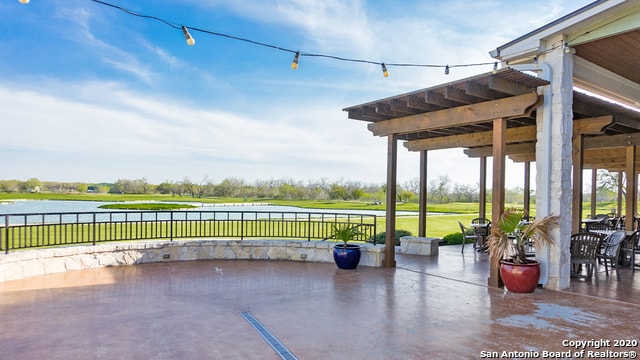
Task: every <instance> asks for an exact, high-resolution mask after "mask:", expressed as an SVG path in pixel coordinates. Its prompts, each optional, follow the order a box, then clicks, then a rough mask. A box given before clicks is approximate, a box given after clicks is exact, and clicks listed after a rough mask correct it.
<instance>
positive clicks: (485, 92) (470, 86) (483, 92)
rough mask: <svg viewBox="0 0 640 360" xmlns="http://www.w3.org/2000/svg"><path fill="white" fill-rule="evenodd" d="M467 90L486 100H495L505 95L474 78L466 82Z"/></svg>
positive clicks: (472, 94)
mask: <svg viewBox="0 0 640 360" xmlns="http://www.w3.org/2000/svg"><path fill="white" fill-rule="evenodd" d="M464 85H465V92H466V93H467V94H469V95H471V96H475V97H478V98H481V99H486V100H495V99H501V98H503V97H505V96H504V95H503V94H501V93H499V92H497V91H495V90H491V89H489V88H488V87H487V86H485V85H482V84H479V83H477V82H475V81H473V80H469V81H467V82H465V83H464Z"/></svg>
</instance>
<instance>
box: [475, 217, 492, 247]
mask: <svg viewBox="0 0 640 360" xmlns="http://www.w3.org/2000/svg"><path fill="white" fill-rule="evenodd" d="M471 226H472V227H473V231H474V233H475V234H476V236H477V237H478V242H477V245H479V246H474V249H476V248H477V250H478V251H486V242H487V241H486V240H487V238H488V237H489V234H491V220H489V219H487V218H475V219H473V220H471Z"/></svg>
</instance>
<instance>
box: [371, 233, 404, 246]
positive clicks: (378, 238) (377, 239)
mask: <svg viewBox="0 0 640 360" xmlns="http://www.w3.org/2000/svg"><path fill="white" fill-rule="evenodd" d="M403 236H413V234H412V233H411V231H408V230H402V229H397V230H396V233H395V240H396V242H395V245H396V246H400V238H401V237H403ZM385 237H386V233H383V232H381V233H377V234H376V235H375V236H374V237H370V238H368V239H367V242H372V243H373V244H374V245H375V244H384V243H385V241H386V239H385Z"/></svg>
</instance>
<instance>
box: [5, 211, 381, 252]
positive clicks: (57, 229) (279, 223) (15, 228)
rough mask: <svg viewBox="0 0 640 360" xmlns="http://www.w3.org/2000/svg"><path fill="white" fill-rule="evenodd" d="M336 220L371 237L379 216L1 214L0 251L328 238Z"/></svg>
mask: <svg viewBox="0 0 640 360" xmlns="http://www.w3.org/2000/svg"><path fill="white" fill-rule="evenodd" d="M336 224H349V225H353V226H357V227H358V230H359V231H360V232H361V233H362V235H361V236H360V237H359V238H358V240H365V241H366V240H368V239H371V238H373V237H374V236H375V234H376V215H368V214H345V213H320V212H269V211H193V210H188V211H118V212H65V213H38V214H6V215H0V251H2V250H3V251H4V252H5V253H8V252H9V251H10V250H16V249H27V248H35V247H49V246H59V245H72V244H93V245H95V244H97V243H100V242H108V241H123V240H153V239H163V240H174V239H178V238H179V239H182V238H230V239H233V238H236V239H241V240H242V239H245V238H265V239H305V240H308V241H311V240H326V239H329V238H331V229H332V227H333V226H334V225H336Z"/></svg>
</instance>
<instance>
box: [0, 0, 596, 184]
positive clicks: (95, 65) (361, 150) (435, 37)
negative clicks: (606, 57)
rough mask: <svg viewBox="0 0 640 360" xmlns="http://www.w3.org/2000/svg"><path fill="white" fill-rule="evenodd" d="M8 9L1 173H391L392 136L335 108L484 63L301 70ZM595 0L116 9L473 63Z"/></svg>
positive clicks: (102, 18) (123, 26) (402, 57)
mask: <svg viewBox="0 0 640 360" xmlns="http://www.w3.org/2000/svg"><path fill="white" fill-rule="evenodd" d="M15 3H16V4H13V5H12V4H6V3H5V4H1V5H0V20H2V22H0V35H3V38H6V39H7V41H4V42H2V43H0V117H1V118H2V124H3V125H2V130H1V131H0V151H1V156H2V158H3V171H2V175H1V176H0V178H5V179H9V178H17V179H28V178H32V177H35V178H39V179H41V180H44V181H84V182H103V181H115V180H117V179H119V178H131V179H136V178H146V179H148V180H149V181H151V182H154V183H159V182H162V181H165V180H180V179H182V178H184V177H188V178H190V179H192V180H194V181H199V180H201V179H203V178H205V177H207V178H209V179H212V180H214V181H221V180H223V179H224V178H231V177H237V178H244V179H246V180H248V181H254V180H264V179H273V178H293V179H298V180H309V179H320V178H324V179H330V180H339V179H348V180H354V181H362V182H365V183H384V182H385V181H386V163H385V162H386V139H385V138H377V137H374V136H372V134H371V133H370V132H369V131H368V130H367V128H366V123H365V122H361V121H355V120H350V119H348V118H347V114H346V113H345V112H344V111H342V109H343V108H344V107H347V106H351V105H355V104H359V103H363V102H368V101H371V100H375V99H378V98H383V97H387V96H392V95H396V94H398V93H404V92H408V91H413V90H416V89H420V88H425V87H428V86H432V85H436V84H438V83H443V82H448V81H451V80H452V79H458V78H463V77H465V76H471V75H475V74H478V73H481V72H485V71H489V70H490V68H491V67H490V66H488V67H468V68H456V69H452V71H451V75H449V76H445V75H444V72H443V70H442V69H430V68H399V67H395V68H390V69H389V70H390V72H391V75H390V77H389V78H384V77H382V74H381V71H380V68H379V67H378V66H375V65H371V64H359V63H351V62H340V61H335V60H330V59H322V58H320V59H317V58H309V57H307V58H302V59H301V61H300V68H299V69H298V70H296V71H292V70H291V69H290V68H289V64H290V62H291V59H292V55H291V54H289V53H283V52H279V51H277V50H273V49H268V48H264V47H256V46H254V45H250V44H247V43H244V42H238V41H232V40H228V39H220V38H217V37H213V36H207V35H206V34H202V33H194V34H193V35H194V36H195V37H196V46H194V47H188V46H186V45H185V44H184V38H182V34H181V32H180V31H179V30H175V29H171V28H170V27H167V26H165V25H163V24H161V23H158V22H150V21H149V20H145V19H140V18H136V17H132V16H130V15H127V14H124V13H122V12H119V11H118V10H114V9H110V8H107V7H104V6H100V5H96V4H95V3H92V2H90V1H86V0H70V1H63V0H51V1H50V2H32V3H31V4H29V5H27V6H25V5H21V4H19V3H18V2H17V1H16V2H15ZM505 4H509V6H505ZM586 4H587V1H584V0H572V1H569V2H567V3H566V4H564V3H562V2H559V1H556V0H545V1H541V2H537V3H535V4H531V3H529V2H528V1H514V2H506V1H498V0H483V1H478V2H473V3H468V2H464V1H461V0H455V1H451V2H447V3H446V5H436V3H435V2H431V1H426V2H424V1H415V2H409V3H408V4H407V6H410V7H412V11H406V9H404V11H400V9H398V8H397V6H394V7H392V8H389V5H388V4H386V3H385V2H378V1H364V0H355V1H338V0H332V1H315V0H290V1H285V0H277V1H276V0H273V1H271V0H270V1H262V2H258V1H250V0H242V1H238V0H234V1H226V0H225V1H215V2H210V3H202V2H199V1H192V0H166V1H158V2H154V4H153V6H152V5H149V4H142V3H138V2H134V1H122V2H120V3H119V4H118V5H122V6H124V7H128V8H132V9H133V10H135V11H139V12H142V13H147V14H152V15H158V16H161V17H165V16H167V18H169V19H170V20H171V21H182V22H184V23H187V24H189V23H190V21H191V19H193V22H194V23H195V24H197V25H198V26H202V27H205V26H204V25H202V23H208V22H207V21H209V20H207V19H208V17H210V18H211V20H210V23H211V26H210V27H207V29H211V30H214V31H220V32H223V33H228V34H233V35H239V36H247V37H250V38H252V39H255V40H258V41H264V42H268V43H271V44H277V45H281V46H285V47H288V46H291V47H292V46H299V47H300V48H299V49H300V50H301V51H310V52H315V51H318V52H322V53H327V54H332V55H338V56H347V57H354V58H364V59H368V60H372V61H392V62H409V63H422V64H424V63H429V64H468V63H476V62H485V61H492V59H490V57H489V56H488V52H489V51H490V50H492V49H495V48H496V47H497V46H499V45H502V44H503V43H504V42H505V41H508V40H510V39H512V38H513V37H514V36H518V35H522V34H524V33H526V32H529V31H531V30H534V28H535V27H536V26H540V25H543V24H544V23H545V22H547V21H549V20H552V19H553V18H555V17H557V16H560V15H562V14H566V13H568V12H570V11H573V10H575V9H577V8H579V7H581V6H584V5H586ZM569 7H571V8H569ZM52 14H53V15H52ZM167 14H170V16H169V15H167ZM532 14H533V15H536V16H531V15H532ZM45 19H46V20H47V21H44V20H45ZM231 20H234V21H231ZM39 21H40V22H39ZM70 25H73V28H74V31H69V26H70ZM194 26H195V25H194ZM223 26H225V27H229V28H220V27H223ZM9 34H10V35H11V36H8V35H9ZM247 34H248V35H247ZM4 35H6V36H4ZM292 44H293V45H292ZM295 49H298V48H297V47H296V48H295ZM520 167H521V166H520V165H515V166H513V167H512V169H513V170H512V173H511V174H512V175H513V176H511V177H510V179H511V181H512V182H511V184H510V185H512V186H518V185H520V184H521V183H522V181H520V178H521V172H522V171H521V169H520ZM417 169H418V155H417V154H414V153H409V152H408V151H406V149H404V147H403V146H402V145H401V144H400V145H399V169H398V180H399V182H401V183H402V182H406V181H410V180H413V179H415V178H417V177H418V170H417ZM461 169H465V170H464V171H461ZM478 172H479V170H478V161H477V160H475V159H468V158H466V156H464V155H463V153H462V150H461V149H454V150H449V151H434V152H430V153H429V170H428V174H429V178H430V179H434V178H436V177H438V176H443V175H446V176H449V177H450V178H451V179H452V181H453V182H454V183H471V184H473V183H476V182H477V180H475V179H476V178H477V174H478ZM520 186H521V185H520Z"/></svg>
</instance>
